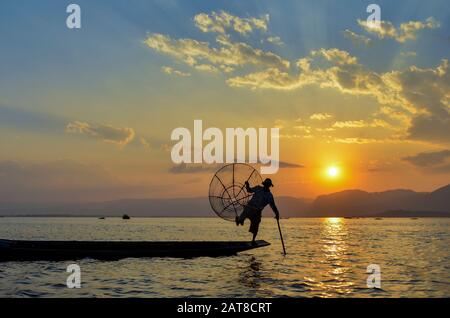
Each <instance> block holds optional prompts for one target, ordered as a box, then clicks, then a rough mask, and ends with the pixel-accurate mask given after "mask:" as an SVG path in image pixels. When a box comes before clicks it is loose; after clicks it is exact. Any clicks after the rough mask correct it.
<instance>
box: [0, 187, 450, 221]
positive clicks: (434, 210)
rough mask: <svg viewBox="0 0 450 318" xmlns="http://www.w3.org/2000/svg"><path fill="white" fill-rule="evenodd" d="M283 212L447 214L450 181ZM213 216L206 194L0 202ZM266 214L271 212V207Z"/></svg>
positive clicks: (290, 206) (1, 209) (11, 208)
mask: <svg viewBox="0 0 450 318" xmlns="http://www.w3.org/2000/svg"><path fill="white" fill-rule="evenodd" d="M276 202H277V205H278V207H279V209H280V211H281V214H282V216H283V217H338V216H341V217H369V216H382V217H450V184H449V185H447V186H445V187H442V188H440V189H437V190H436V191H433V192H414V191H412V190H389V191H384V192H372V193H371V192H365V191H361V190H346V191H342V192H336V193H332V194H327V195H321V196H319V197H317V198H316V199H315V200H309V199H303V198H294V197H287V196H280V197H277V198H276ZM123 214H128V215H130V216H132V217H144V216H145V217H213V216H215V214H214V213H213V211H212V210H211V208H210V206H209V201H208V198H198V197H197V198H174V199H122V200H115V201H107V202H91V203H1V202H0V216H121V215H123ZM264 214H265V215H266V216H271V215H272V212H271V211H270V208H266V210H265V212H264Z"/></svg>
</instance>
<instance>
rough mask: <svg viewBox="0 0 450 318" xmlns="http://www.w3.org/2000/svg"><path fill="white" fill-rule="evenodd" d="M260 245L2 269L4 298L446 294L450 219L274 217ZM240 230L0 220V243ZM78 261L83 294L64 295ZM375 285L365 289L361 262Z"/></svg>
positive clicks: (194, 223)
mask: <svg viewBox="0 0 450 318" xmlns="http://www.w3.org/2000/svg"><path fill="white" fill-rule="evenodd" d="M281 224H282V229H283V232H284V233H283V234H284V236H285V243H286V249H287V252H288V255H287V256H286V257H283V255H282V254H281V243H280V240H279V236H278V230H277V227H276V222H275V220H274V219H271V218H270V219H269V218H267V219H264V220H263V222H262V224H261V230H260V234H259V237H258V238H259V239H264V240H266V241H269V242H271V243H272V245H271V246H269V247H265V248H261V249H256V250H252V251H248V252H243V253H241V254H239V255H237V256H232V257H220V258H208V257H201V258H195V259H173V258H153V259H151V258H149V259H124V260H121V261H115V262H105V261H95V260H90V259H85V260H79V261H74V262H70V261H69V262H42V261H41V262H23V263H18V262H7V263H0V296H2V297H283V296H288V297H449V296H450V252H449V246H450V226H449V225H450V219H438V218H436V219H435V218H433V219H417V220H412V219H383V220H375V219H340V218H328V219H319V218H317V219H313V218H311V219H287V220H281ZM250 237H251V236H250V233H248V232H247V224H246V226H245V228H243V227H239V228H237V227H236V226H235V225H234V224H233V223H230V222H227V221H223V220H220V219H217V218H209V219H206V218H205V219H199V218H194V219H192V218H191V219H188V218H184V219H181V218H179V219H178V218H170V219H169V218H135V219H131V220H128V221H124V220H121V219H118V218H109V219H108V218H107V219H106V220H99V219H96V218H0V238H5V239H34V240H38V239H42V240H147V241H158V240H199V241H201V240H249V239H250ZM71 263H77V264H79V265H80V266H81V271H82V278H81V279H82V288H81V289H68V288H67V287H66V285H65V283H66V279H67V275H68V274H67V273H66V267H67V266H68V265H69V264H71ZM370 264H377V265H379V266H380V268H381V289H370V288H367V285H366V280H367V277H368V275H369V274H367V273H366V270H367V266H368V265H370Z"/></svg>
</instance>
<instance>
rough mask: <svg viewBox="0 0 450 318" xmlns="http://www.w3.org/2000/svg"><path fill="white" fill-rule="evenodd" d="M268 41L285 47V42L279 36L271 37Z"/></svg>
mask: <svg viewBox="0 0 450 318" xmlns="http://www.w3.org/2000/svg"><path fill="white" fill-rule="evenodd" d="M266 41H267V42H269V43H272V44H274V45H278V46H284V42H283V41H282V40H281V38H280V37H279V36H269V37H268V38H267V40H266Z"/></svg>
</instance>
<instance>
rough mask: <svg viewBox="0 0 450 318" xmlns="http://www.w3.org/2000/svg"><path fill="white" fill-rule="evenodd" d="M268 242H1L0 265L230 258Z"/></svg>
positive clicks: (266, 244)
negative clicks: (89, 260)
mask: <svg viewBox="0 0 450 318" xmlns="http://www.w3.org/2000/svg"><path fill="white" fill-rule="evenodd" d="M268 245H270V243H268V242H266V241H262V240H261V241H256V244H252V243H251V242H242V241H231V242H223V241H222V242H220V241H210V242H207V241H199V242H196V241H190V242H181V241H180V242H177V241H172V242H167V241H165V242H132V241H130V242H128V241H109V242H106V241H15V240H14V241H13V240H0V261H35V260H75V259H82V258H92V259H100V260H118V259H122V258H129V257H132V258H138V257H181V258H192V257H199V256H211V257H214V256H230V255H235V254H237V253H239V252H242V251H246V250H251V249H254V248H259V247H264V246H268Z"/></svg>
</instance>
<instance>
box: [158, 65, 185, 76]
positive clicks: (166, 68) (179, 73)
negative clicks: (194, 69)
mask: <svg viewBox="0 0 450 318" xmlns="http://www.w3.org/2000/svg"><path fill="white" fill-rule="evenodd" d="M161 71H163V72H164V73H166V74H168V75H176V76H180V77H188V76H191V74H190V73H185V72H182V71H179V70H176V69H174V68H172V67H170V66H163V67H161Z"/></svg>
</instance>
